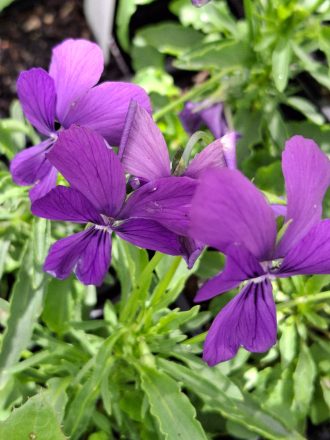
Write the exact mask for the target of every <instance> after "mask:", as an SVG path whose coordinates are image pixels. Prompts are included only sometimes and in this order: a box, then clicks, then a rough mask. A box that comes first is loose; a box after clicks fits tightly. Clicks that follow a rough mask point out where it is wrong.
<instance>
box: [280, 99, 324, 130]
mask: <svg viewBox="0 0 330 440" xmlns="http://www.w3.org/2000/svg"><path fill="white" fill-rule="evenodd" d="M286 104H288V105H289V106H290V107H292V108H294V109H295V110H298V111H299V112H300V113H302V114H303V115H304V116H306V118H307V119H309V120H310V121H312V122H314V124H317V125H322V124H323V123H324V117H323V116H322V115H321V114H320V113H319V112H318V111H317V109H316V107H315V106H314V105H313V104H312V103H311V102H309V101H307V99H304V98H301V97H300V96H290V97H289V98H287V100H286Z"/></svg>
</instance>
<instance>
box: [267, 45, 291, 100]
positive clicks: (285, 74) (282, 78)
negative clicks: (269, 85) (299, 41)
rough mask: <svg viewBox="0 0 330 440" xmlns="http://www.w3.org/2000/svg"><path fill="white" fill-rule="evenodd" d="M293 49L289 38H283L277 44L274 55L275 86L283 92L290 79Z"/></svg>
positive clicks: (273, 72)
mask: <svg viewBox="0 0 330 440" xmlns="http://www.w3.org/2000/svg"><path fill="white" fill-rule="evenodd" d="M291 56H292V50H291V46H290V40H289V38H281V39H280V40H279V41H278V43H277V44H276V46H275V49H274V52H273V56H272V75H273V79H274V82H275V86H276V88H277V90H278V91H279V92H283V91H284V90H285V88H286V85H287V83H288V80H289V74H290V62H291Z"/></svg>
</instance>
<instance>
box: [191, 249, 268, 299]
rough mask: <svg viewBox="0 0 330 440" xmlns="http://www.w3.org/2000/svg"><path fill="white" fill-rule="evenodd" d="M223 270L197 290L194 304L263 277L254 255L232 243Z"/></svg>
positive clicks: (263, 272)
mask: <svg viewBox="0 0 330 440" xmlns="http://www.w3.org/2000/svg"><path fill="white" fill-rule="evenodd" d="M226 254H227V261H226V265H225V268H224V270H223V271H222V272H220V274H219V275H217V276H215V277H214V278H211V279H210V280H209V281H206V283H205V284H204V285H203V286H202V287H201V289H199V291H198V293H197V295H196V297H195V302H200V301H206V300H208V299H211V298H213V297H214V296H216V295H219V294H220V293H224V292H226V291H228V290H231V289H234V288H235V287H237V286H238V285H239V284H240V283H241V282H242V281H245V280H249V279H252V278H258V277H262V276H263V275H265V271H264V270H263V268H262V267H261V265H260V264H259V262H258V260H257V259H256V257H255V256H254V255H252V254H251V252H249V251H248V250H247V249H246V248H245V246H243V245H241V244H239V243H234V244H232V245H230V246H229V247H228V248H227V250H226Z"/></svg>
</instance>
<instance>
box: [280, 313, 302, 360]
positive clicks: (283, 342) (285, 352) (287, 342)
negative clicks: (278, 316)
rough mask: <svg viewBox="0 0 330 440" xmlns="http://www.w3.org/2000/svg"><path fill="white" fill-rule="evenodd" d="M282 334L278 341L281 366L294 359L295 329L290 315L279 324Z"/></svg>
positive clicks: (295, 346) (295, 347)
mask: <svg viewBox="0 0 330 440" xmlns="http://www.w3.org/2000/svg"><path fill="white" fill-rule="evenodd" d="M281 331H282V335H281V338H280V341H279V348H280V353H281V361H282V364H283V367H284V368H285V367H287V366H288V365H289V364H290V363H291V362H292V361H293V359H294V357H295V355H296V351H297V340H298V335H297V329H296V325H295V322H294V319H292V317H290V318H288V319H287V320H286V321H285V322H284V323H283V324H282V325H281Z"/></svg>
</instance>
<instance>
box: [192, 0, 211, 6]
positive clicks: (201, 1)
mask: <svg viewBox="0 0 330 440" xmlns="http://www.w3.org/2000/svg"><path fill="white" fill-rule="evenodd" d="M210 1H211V0H191V3H192V4H193V5H194V6H197V7H198V8H200V7H201V6H204V5H206V3H209V2H210Z"/></svg>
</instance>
